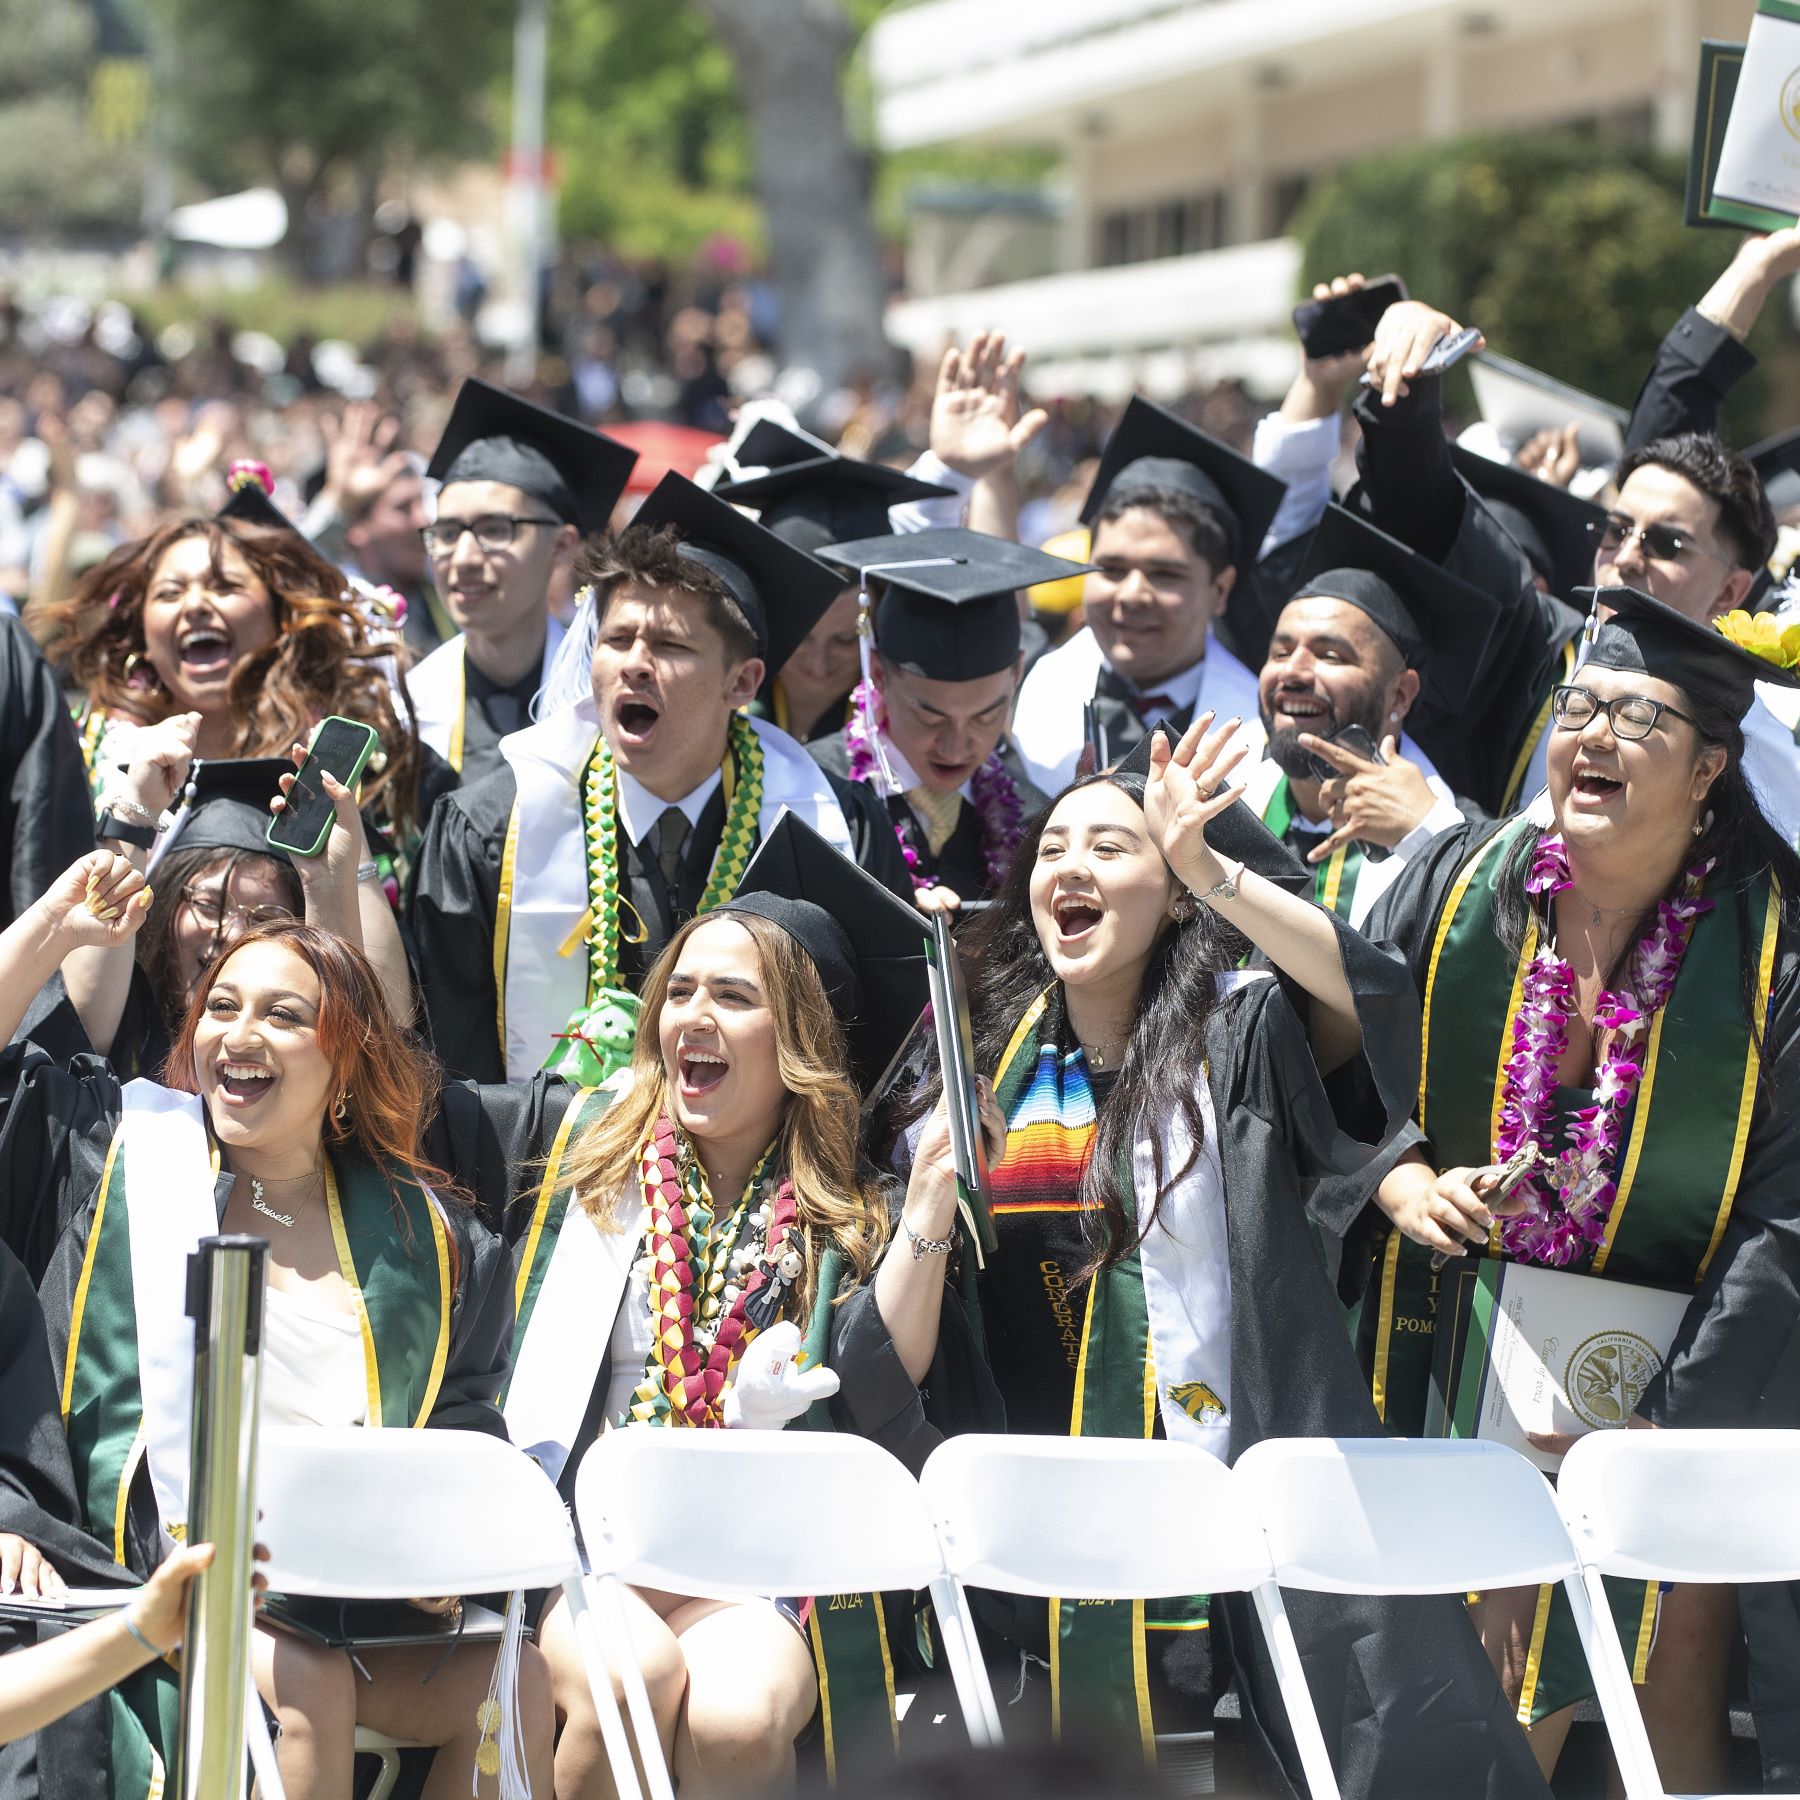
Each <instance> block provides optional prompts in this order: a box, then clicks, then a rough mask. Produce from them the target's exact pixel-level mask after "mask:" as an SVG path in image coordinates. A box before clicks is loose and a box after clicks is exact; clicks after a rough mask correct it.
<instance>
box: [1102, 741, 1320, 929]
mask: <svg viewBox="0 0 1800 1800" xmlns="http://www.w3.org/2000/svg"><path fill="white" fill-rule="evenodd" d="M1159 731H1160V732H1161V733H1162V734H1163V735H1164V736H1165V737H1167V738H1168V740H1169V748H1170V749H1171V750H1173V749H1174V748H1175V746H1176V744H1177V743H1178V742H1179V741H1180V739H1181V733H1180V732H1179V731H1177V730H1176V729H1175V727H1174V726H1173V725H1172V724H1171V723H1170V722H1169V721H1168V720H1167V719H1159V720H1157V722H1156V723H1155V724H1154V725H1152V726H1151V727H1150V729H1149V730H1148V731H1146V732H1145V733H1144V735H1143V736H1142V737H1141V738H1139V739H1138V741H1137V743H1136V744H1135V745H1134V746H1133V747H1132V750H1131V752H1130V754H1129V755H1127V756H1125V757H1122V758H1121V759H1120V760H1119V761H1118V762H1116V763H1114V764H1113V766H1112V767H1111V768H1110V769H1109V770H1108V771H1107V773H1108V774H1109V775H1131V776H1135V777H1136V779H1137V780H1139V781H1148V780H1149V779H1150V744H1151V740H1152V739H1153V738H1154V737H1155V736H1156V734H1157V733H1158V732H1159ZM1206 841H1207V843H1208V844H1209V845H1210V846H1211V848H1212V849H1213V850H1214V851H1215V852H1216V853H1217V854H1218V855H1220V856H1224V857H1227V858H1229V859H1230V860H1231V861H1232V862H1240V863H1242V864H1243V865H1244V867H1245V868H1246V869H1248V870H1249V871H1250V872H1251V874H1253V875H1260V876H1261V877H1262V878H1263V880H1265V881H1272V882H1274V883H1275V885H1276V886H1277V887H1283V888H1286V889H1287V890H1288V892H1289V893H1290V894H1299V895H1300V896H1301V897H1302V898H1304V899H1309V900H1310V899H1311V898H1312V889H1313V878H1312V871H1311V870H1310V869H1308V868H1307V866H1306V865H1305V864H1304V863H1303V862H1301V860H1300V859H1299V857H1297V856H1296V855H1295V854H1294V853H1293V851H1292V850H1290V849H1289V848H1288V847H1287V845H1286V844H1284V843H1283V842H1282V841H1281V839H1280V838H1278V837H1277V836H1276V835H1275V834H1274V832H1272V831H1271V830H1270V829H1269V828H1268V826H1267V825H1265V824H1264V823H1263V822H1262V820H1261V819H1259V818H1258V817H1257V816H1256V814H1255V813H1254V812H1252V811H1251V810H1250V808H1249V807H1248V806H1246V805H1245V804H1244V802H1243V801H1242V800H1237V801H1234V802H1233V803H1232V804H1231V805H1230V806H1228V807H1226V809H1225V810H1224V811H1223V812H1222V813H1220V814H1219V816H1218V817H1217V818H1216V819H1209V820H1208V821H1207V826H1206Z"/></svg>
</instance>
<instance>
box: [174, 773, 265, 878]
mask: <svg viewBox="0 0 1800 1800" xmlns="http://www.w3.org/2000/svg"><path fill="white" fill-rule="evenodd" d="M293 772H294V765H293V763H292V761H291V760H289V759H288V758H287V757H283V756H243V757H219V758H216V759H205V760H202V761H198V762H196V763H195V764H194V765H193V767H192V769H191V770H190V772H189V775H188V781H187V786H186V788H185V789H184V790H183V801H182V804H181V806H180V807H179V808H178V809H177V810H176V813H175V816H174V819H173V820H172V821H171V822H170V825H169V829H168V830H167V831H166V832H164V833H163V835H162V836H161V837H160V838H159V839H158V840H157V844H156V849H155V852H154V854H153V856H152V859H151V862H152V867H153V868H154V865H155V864H156V863H158V862H160V861H161V860H162V858H163V857H165V856H167V855H168V854H169V852H170V851H171V850H176V849H181V850H219V851H236V852H238V853H240V854H245V855H251V856H268V857H273V858H274V859H275V860H276V861H277V862H289V861H291V860H292V858H290V857H289V855H288V853H287V852H286V851H285V850H283V849H281V848H280V847H279V846H278V845H275V844H271V843H270V842H269V841H268V830H269V822H270V820H271V819H272V818H273V817H274V814H273V813H271V812H270V811H269V802H270V801H271V800H273V799H274V798H275V796H276V794H278V793H279V792H280V791H281V788H280V784H281V778H282V776H283V775H291V774H293Z"/></svg>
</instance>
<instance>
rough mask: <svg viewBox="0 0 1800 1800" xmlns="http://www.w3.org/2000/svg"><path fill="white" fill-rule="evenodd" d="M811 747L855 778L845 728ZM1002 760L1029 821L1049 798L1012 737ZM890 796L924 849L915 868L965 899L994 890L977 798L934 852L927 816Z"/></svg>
mask: <svg viewBox="0 0 1800 1800" xmlns="http://www.w3.org/2000/svg"><path fill="white" fill-rule="evenodd" d="M806 748H807V751H808V753H809V754H810V755H811V757H812V759H813V761H814V762H816V763H817V764H818V765H819V767H820V768H821V769H823V770H825V771H826V773H827V774H830V775H834V776H838V777H840V778H841V779H843V780H845V781H848V780H849V779H850V750H849V746H848V745H847V744H846V743H845V742H844V734H843V733H842V732H841V731H837V732H833V733H832V735H831V736H830V737H827V738H820V739H818V740H817V741H815V742H813V743H810V744H808V745H807V746H806ZM1000 761H1001V764H1002V765H1003V766H1004V768H1005V770H1006V772H1007V774H1008V775H1010V776H1011V777H1012V779H1013V784H1014V786H1016V787H1017V788H1018V790H1019V822H1020V824H1021V825H1023V824H1024V822H1025V821H1026V820H1027V819H1029V818H1030V817H1031V816H1032V814H1033V813H1035V812H1036V811H1038V809H1039V808H1040V807H1043V806H1047V805H1048V804H1049V801H1048V799H1047V797H1046V796H1045V795H1043V794H1042V793H1040V792H1039V791H1038V790H1037V789H1036V788H1035V787H1033V786H1032V784H1031V778H1030V777H1029V776H1028V775H1027V774H1026V773H1025V765H1024V764H1023V763H1022V762H1020V761H1019V753H1018V751H1017V750H1016V749H1014V748H1013V743H1012V740H1011V739H1010V738H1005V739H1003V740H1002V741H1001V744H1000ZM865 785H867V786H868V787H869V791H870V794H871V796H872V797H873V798H875V799H876V800H877V801H879V800H880V799H881V796H880V795H879V794H878V793H876V790H875V787H874V784H873V783H868V784H865ZM886 800H887V810H888V816H889V818H891V819H892V820H893V822H894V826H895V828H896V829H898V828H900V827H901V826H905V827H906V830H907V836H908V838H909V840H910V842H911V843H912V845H913V847H914V849H915V850H916V851H917V852H918V857H919V864H918V868H917V870H916V871H915V873H917V874H919V875H921V876H929V877H930V878H931V879H932V880H933V881H938V882H942V883H943V884H944V886H946V887H948V888H952V889H954V890H955V892H957V893H959V894H961V895H962V896H963V897H964V898H965V899H969V900H976V899H980V898H981V897H982V896H984V895H985V894H986V893H987V892H988V878H987V854H986V852H985V851H984V849H983V848H982V836H983V833H982V828H981V814H980V813H979V812H977V811H976V809H975V807H974V805H973V803H972V802H969V801H965V802H964V803H963V809H962V811H961V813H959V814H958V815H957V820H956V828H955V830H953V831H952V832H951V833H950V836H949V837H948V838H947V839H946V840H945V842H944V847H943V849H942V850H940V851H939V852H938V853H937V855H935V856H933V855H932V853H931V845H930V842H929V840H928V839H927V838H926V835H925V822H924V820H923V819H921V818H919V816H918V815H917V814H916V813H915V812H914V811H913V809H912V808H911V807H910V806H908V805H907V803H906V800H905V797H904V796H903V795H900V794H890V795H888V796H887V797H886ZM903 854H904V853H903Z"/></svg>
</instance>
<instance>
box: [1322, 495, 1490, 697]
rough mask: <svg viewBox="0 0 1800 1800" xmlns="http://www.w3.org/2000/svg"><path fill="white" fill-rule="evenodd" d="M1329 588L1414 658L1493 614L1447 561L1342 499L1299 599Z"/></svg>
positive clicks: (1331, 511)
mask: <svg viewBox="0 0 1800 1800" xmlns="http://www.w3.org/2000/svg"><path fill="white" fill-rule="evenodd" d="M1314 595H1321V596H1323V597H1324V598H1326V599H1329V600H1342V601H1344V602H1346V603H1347V604H1348V605H1351V606H1354V607H1356V608H1357V609H1358V611H1360V612H1363V613H1365V614H1367V615H1368V617H1369V618H1371V619H1373V620H1374V621H1375V623H1376V624H1377V625H1379V626H1380V627H1381V629H1382V630H1383V631H1384V632H1386V633H1387V635H1388V636H1389V637H1390V638H1391V639H1392V640H1393V642H1394V643H1395V645H1396V646H1397V647H1398V648H1399V651H1400V654H1401V655H1402V656H1404V657H1405V658H1406V660H1407V662H1408V663H1409V664H1416V663H1417V662H1418V661H1419V660H1420V658H1421V657H1422V656H1423V654H1424V653H1425V651H1426V649H1427V648H1428V647H1429V646H1431V645H1432V644H1433V643H1436V642H1439V641H1441V640H1442V639H1443V638H1444V637H1445V636H1446V635H1447V630H1448V629H1450V628H1454V627H1455V626H1456V625H1457V624H1459V623H1467V622H1470V621H1473V620H1477V619H1481V620H1485V618H1486V615H1487V613H1488V612H1489V610H1490V608H1489V606H1488V603H1487V602H1486V601H1485V600H1484V599H1483V598H1482V596H1481V595H1480V594H1479V593H1477V592H1476V591H1475V589H1474V588H1472V587H1470V586H1469V584H1468V583H1467V582H1466V581H1464V580H1462V578H1461V577H1460V576H1456V575H1452V574H1451V573H1450V572H1449V570H1448V569H1446V568H1444V567H1443V565H1442V564H1441V563H1434V562H1432V561H1431V560H1430V558H1429V557H1424V556H1420V555H1419V554H1418V553H1417V552H1416V551H1414V550H1412V549H1409V548H1408V547H1407V546H1406V545H1405V544H1403V543H1401V542H1400V540H1399V539H1398V538H1391V537H1389V536H1388V534H1387V533H1386V532H1385V531H1378V530H1377V529H1376V528H1375V527H1374V526H1373V525H1371V524H1369V523H1368V521H1367V520H1366V519H1360V518H1358V517H1357V516H1356V514H1355V513H1352V512H1347V511H1346V510H1345V509H1344V508H1343V507H1341V506H1336V505H1332V506H1328V507H1326V509H1325V516H1324V517H1323V518H1322V519H1320V521H1319V524H1318V529H1317V530H1315V531H1314V532H1313V535H1312V541H1311V542H1310V543H1309V544H1308V545H1307V549H1306V560H1305V562H1304V563H1303V564H1302V566H1301V571H1300V580H1299V582H1298V583H1297V584H1296V585H1295V588H1294V591H1293V594H1292V596H1291V598H1293V599H1295V600H1304V599H1308V598H1310V597H1312V596H1314Z"/></svg>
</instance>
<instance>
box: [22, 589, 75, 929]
mask: <svg viewBox="0 0 1800 1800" xmlns="http://www.w3.org/2000/svg"><path fill="white" fill-rule="evenodd" d="M93 847H94V812H93V804H92V801H91V800H90V798H89V790H88V780H87V770H86V768H85V767H84V766H83V764H82V760H81V739H80V738H79V737H78V736H77V735H76V731H75V724H74V721H73V720H72V719H71V718H70V717H69V708H68V705H67V703H66V702H65V701H64V699H63V696H62V690H61V688H60V687H59V686H58V685H57V680H56V675H55V673H54V672H53V671H52V669H51V667H50V665H49V664H48V663H47V662H45V660H44V658H43V654H42V653H41V652H40V651H39V649H38V647H37V645H36V644H35V643H33V642H32V640H31V634H30V633H29V632H28V631H26V629H25V627H24V626H23V625H21V624H20V623H19V622H18V620H17V619H9V618H0V859H4V861H3V862H0V869H3V871H4V874H5V888H4V890H3V891H0V907H3V908H4V909H5V910H4V914H3V915H0V928H4V927H5V926H7V925H10V924H11V923H12V921H13V920H14V919H16V918H17V917H18V916H19V914H20V913H22V912H23V911H24V910H25V909H26V907H28V906H30V905H31V903H32V902H33V901H34V900H36V899H37V897H38V896H39V895H40V894H42V893H43V891H44V890H45V889H46V888H47V887H49V885H50V883H51V882H52V881H53V880H55V878H56V877H57V876H58V875H60V874H61V873H62V872H63V870H64V869H66V868H67V867H68V866H69V864H70V863H72V862H74V861H75V860H76V859H77V858H78V857H82V856H85V855H86V854H87V853H88V851H90V850H92V849H93Z"/></svg>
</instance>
